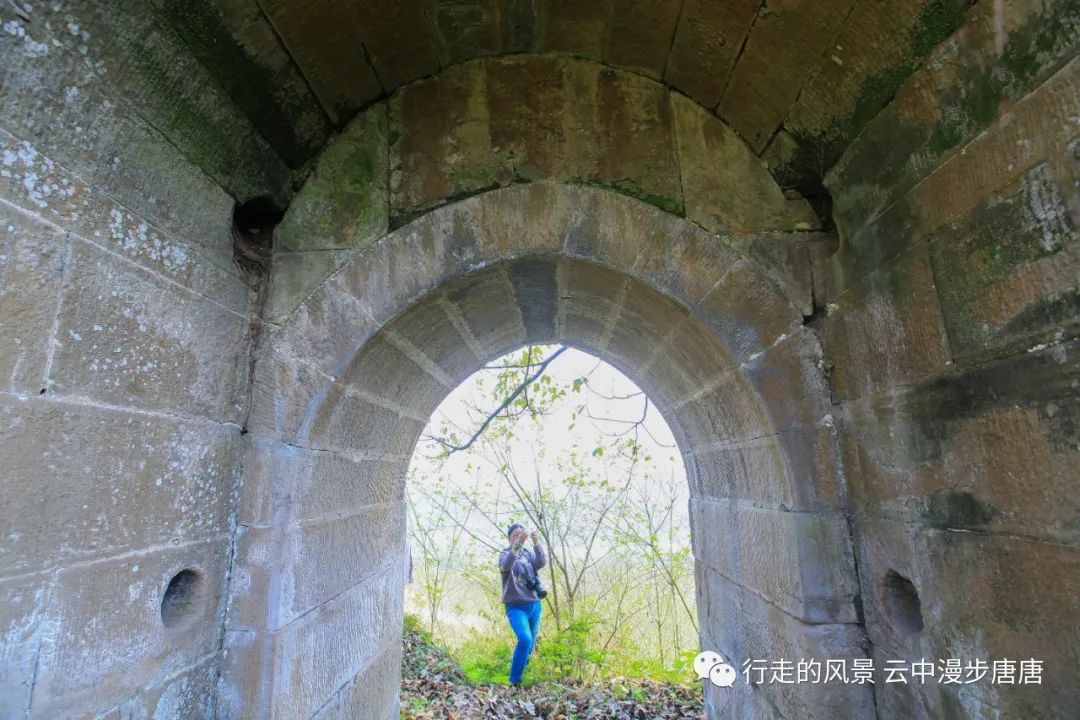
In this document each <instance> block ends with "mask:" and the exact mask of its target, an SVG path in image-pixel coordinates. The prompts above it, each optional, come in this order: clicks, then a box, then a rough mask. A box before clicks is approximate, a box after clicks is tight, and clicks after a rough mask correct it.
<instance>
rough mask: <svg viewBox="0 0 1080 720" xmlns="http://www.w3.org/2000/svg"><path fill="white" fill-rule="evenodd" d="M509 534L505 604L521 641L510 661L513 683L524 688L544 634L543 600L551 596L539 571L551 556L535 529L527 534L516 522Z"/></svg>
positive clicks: (502, 560)
mask: <svg viewBox="0 0 1080 720" xmlns="http://www.w3.org/2000/svg"><path fill="white" fill-rule="evenodd" d="M506 535H507V538H508V539H509V540H510V546H509V547H507V548H503V549H502V550H501V551H500V552H499V571H500V572H501V574H502V601H503V604H504V605H505V606H506V618H507V620H509V621H510V628H511V629H512V630H513V631H514V635H516V636H517V641H518V642H517V647H515V648H514V657H513V659H512V660H511V662H510V684H511V685H512V686H514V687H520V686H521V675H522V673H524V672H525V666H526V665H527V664H528V662H529V655H530V654H531V653H532V650H533V646H534V645H535V644H536V634H537V633H538V632H539V631H540V608H541V604H540V600H541V599H543V598H544V596H546V595H547V591H546V590H544V588H543V586H542V585H541V584H540V576H539V575H538V574H537V571H538V570H540V568H542V567H544V566H545V565H547V554H546V553H545V552H544V546H543V543H541V542H540V541H539V540H538V539H537V534H536V531H535V530H531V531H526V530H525V528H524V527H522V526H521V525H519V524H518V523H514V524H513V525H511V526H510V527H509V528H507V530H506ZM526 538H529V539H530V540H532V550H529V549H528V548H527V547H525V539H526Z"/></svg>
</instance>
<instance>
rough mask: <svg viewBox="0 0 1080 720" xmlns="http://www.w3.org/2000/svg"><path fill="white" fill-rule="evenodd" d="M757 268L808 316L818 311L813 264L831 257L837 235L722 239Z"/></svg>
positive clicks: (728, 237)
mask: <svg viewBox="0 0 1080 720" xmlns="http://www.w3.org/2000/svg"><path fill="white" fill-rule="evenodd" d="M721 240H723V241H724V242H726V243H728V244H730V245H731V246H732V247H733V248H735V249H736V250H738V251H739V252H741V253H742V254H743V255H745V256H746V258H747V259H749V260H751V261H753V262H754V263H755V264H756V265H757V268H756V269H757V271H758V272H759V273H763V274H764V275H765V276H767V277H769V278H771V279H772V280H773V281H774V282H775V283H776V284H777V285H779V286H780V288H781V289H782V290H783V291H784V294H785V295H786V296H787V297H788V299H789V301H790V302H791V304H792V305H794V306H795V307H796V308H798V310H799V312H801V313H802V314H803V315H804V316H808V315H811V314H813V312H814V280H815V279H816V278H815V277H814V272H813V271H812V269H811V268H812V264H813V263H814V262H815V261H818V262H820V259H819V258H821V257H822V256H827V255H828V254H831V251H832V250H831V248H832V247H833V246H834V245H835V243H836V242H837V241H836V236H835V235H834V234H832V233H818V232H814V233H811V232H796V233H761V234H758V235H741V234H740V235H728V236H724V237H722V238H721Z"/></svg>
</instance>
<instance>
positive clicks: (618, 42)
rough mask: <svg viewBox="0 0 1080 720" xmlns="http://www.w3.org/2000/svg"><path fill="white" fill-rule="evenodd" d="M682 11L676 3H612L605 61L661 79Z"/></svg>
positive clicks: (629, 0) (664, 0) (627, 0)
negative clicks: (680, 11)
mask: <svg viewBox="0 0 1080 720" xmlns="http://www.w3.org/2000/svg"><path fill="white" fill-rule="evenodd" d="M681 7H682V3H681V2H679V1H678V0H652V1H651V2H637V0H614V2H613V3H612V5H611V12H610V14H609V17H608V26H607V40H606V45H605V48H604V59H605V60H606V61H607V62H609V63H612V64H614V65H620V66H622V67H626V68H629V69H632V70H638V71H641V72H643V73H645V74H646V75H649V76H651V77H655V78H660V76H661V75H663V73H664V66H665V65H666V64H667V58H668V52H669V51H670V50H671V41H672V37H673V36H674V34H675V26H676V25H677V24H678V21H679V10H680V8H681Z"/></svg>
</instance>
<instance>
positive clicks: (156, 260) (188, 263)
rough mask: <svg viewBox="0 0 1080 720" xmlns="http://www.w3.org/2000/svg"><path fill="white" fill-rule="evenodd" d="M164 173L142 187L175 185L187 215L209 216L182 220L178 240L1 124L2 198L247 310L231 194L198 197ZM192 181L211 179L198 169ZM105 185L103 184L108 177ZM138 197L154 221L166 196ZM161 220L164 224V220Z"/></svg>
mask: <svg viewBox="0 0 1080 720" xmlns="http://www.w3.org/2000/svg"><path fill="white" fill-rule="evenodd" d="M177 172H179V171H177ZM169 177H170V178H171V179H172V180H173V183H172V184H170V183H169V182H167V181H166V180H165V179H161V178H158V179H156V180H154V181H153V182H151V181H147V185H148V186H150V187H159V188H160V187H173V186H174V185H175V192H176V194H178V195H182V197H172V198H171V199H170V201H171V202H176V203H179V204H181V205H183V206H184V207H185V208H188V209H189V210H190V215H197V216H199V217H200V218H203V219H204V220H205V219H207V218H208V219H209V220H208V221H207V222H205V223H200V224H197V225H196V227H193V228H189V227H186V226H183V225H182V224H181V225H180V226H179V229H180V230H183V232H184V234H183V236H182V237H184V238H185V239H184V240H182V241H181V240H178V239H177V237H176V236H174V235H171V234H169V233H167V232H166V231H164V230H163V229H162V228H161V227H159V226H157V225H155V224H154V223H153V222H152V221H150V220H148V219H147V218H146V217H145V216H143V215H142V214H139V213H136V212H133V211H132V210H131V209H129V207H128V206H124V205H121V204H120V203H118V202H117V201H116V200H114V199H112V198H110V197H108V196H106V195H104V194H103V193H102V192H100V191H98V190H95V189H93V188H92V187H91V186H90V185H88V184H87V183H86V182H84V181H83V180H81V179H80V178H79V177H78V176H76V175H74V174H73V173H72V172H71V171H69V170H68V169H67V168H65V167H63V166H61V165H59V164H58V163H57V162H55V161H53V159H52V158H50V157H48V156H46V155H44V154H43V153H42V152H41V151H40V150H38V149H37V147H36V146H35V145H33V144H32V143H30V142H28V141H25V140H18V139H17V138H15V137H13V136H12V135H9V134H8V133H7V132H5V131H3V130H2V129H0V194H2V195H3V197H4V198H5V199H6V200H8V201H10V202H11V203H13V204H15V205H17V206H18V207H20V208H22V209H24V210H25V211H27V213H29V214H31V215H36V216H38V217H40V218H41V220H42V222H45V223H55V224H56V225H57V226H58V228H59V229H60V231H70V232H71V233H73V234H74V235H77V236H78V237H80V238H82V239H83V240H86V241H88V242H92V243H94V244H97V245H100V246H102V247H103V248H105V249H106V250H108V251H110V252H113V253H116V254H117V255H119V256H121V257H124V258H127V259H129V260H131V261H133V262H135V263H137V264H139V265H140V266H142V267H145V268H147V269H148V270H149V271H151V272H153V273H155V274H158V275H161V276H162V277H164V278H168V279H169V280H173V281H175V282H177V283H179V284H180V285H182V286H184V287H188V288H191V289H192V290H194V291H195V292H197V293H199V294H200V295H202V296H204V297H207V298H212V299H213V300H214V301H215V302H218V303H220V304H221V305H223V306H225V307H227V308H229V309H230V310H234V311H236V312H239V313H243V312H246V309H247V304H248V289H247V287H246V286H245V285H244V283H243V282H242V281H241V279H240V278H238V277H237V276H236V275H235V274H234V272H235V271H234V270H233V269H232V248H231V241H230V235H229V227H230V223H231V217H230V215H231V201H230V199H229V198H228V196H226V195H224V193H222V192H221V190H220V188H218V187H217V186H212V187H213V191H214V192H213V193H211V194H210V197H204V196H202V195H201V194H200V193H199V192H198V190H199V189H200V188H201V187H202V186H201V185H197V186H196V188H195V189H194V190H191V189H189V188H188V187H187V186H186V185H184V184H183V183H180V182H179V180H178V179H177V178H176V176H175V175H172V176H169ZM198 179H199V180H200V181H201V182H203V183H208V182H209V181H208V180H207V179H206V177H205V176H203V175H201V174H200V175H199V176H198ZM104 185H105V187H106V188H109V185H108V184H107V183H104ZM109 189H111V188H109ZM142 203H145V204H146V206H147V210H146V211H145V212H146V215H147V216H149V217H151V218H154V219H158V218H159V213H155V212H153V210H154V209H155V208H158V207H160V206H161V204H163V203H165V201H164V200H163V199H158V198H154V199H150V200H142V201H140V203H138V204H137V206H138V207H143V205H142ZM188 203H190V205H189V204H188ZM161 222H162V223H166V222H167V218H166V219H165V220H161ZM167 225H168V226H176V223H172V222H169V223H167ZM187 238H194V240H189V239H187Z"/></svg>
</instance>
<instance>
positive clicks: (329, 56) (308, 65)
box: [259, 0, 383, 124]
mask: <svg viewBox="0 0 1080 720" xmlns="http://www.w3.org/2000/svg"><path fill="white" fill-rule="evenodd" d="M259 7H260V8H261V9H262V11H263V12H265V13H266V15H267V17H268V18H269V19H270V21H271V23H272V24H273V26H274V29H275V30H276V31H277V32H278V33H279V34H280V37H281V41H282V43H283V44H284V45H285V46H286V48H287V49H288V52H289V55H291V56H292V58H293V60H294V61H295V62H296V64H297V65H298V66H299V67H300V70H301V72H303V74H304V78H305V79H306V80H307V82H308V83H309V84H310V85H311V89H312V91H313V92H314V93H315V94H316V95H317V96H318V98H319V101H320V103H321V105H322V107H323V109H324V110H325V111H326V113H327V115H328V116H329V117H330V120H331V122H333V123H337V124H343V123H344V122H345V121H347V120H348V119H349V118H350V117H351V116H352V115H353V114H354V113H355V112H356V111H357V110H359V109H360V108H362V107H363V106H364V105H367V104H368V103H370V102H371V101H373V100H375V99H376V98H378V97H379V95H381V94H382V92H383V88H382V86H381V85H380V83H379V78H378V76H377V75H376V74H375V70H374V69H373V68H372V66H371V64H370V63H369V62H368V60H367V58H366V57H365V55H364V53H361V52H357V38H358V37H362V36H361V34H360V31H361V28H360V23H359V18H358V17H357V13H356V8H354V7H350V6H346V5H336V4H331V5H326V6H323V7H320V8H319V10H320V11H319V12H312V11H311V8H310V7H309V6H307V5H297V4H296V3H293V2H289V0H266V1H265V2H260V3H259ZM361 42H362V41H361Z"/></svg>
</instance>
